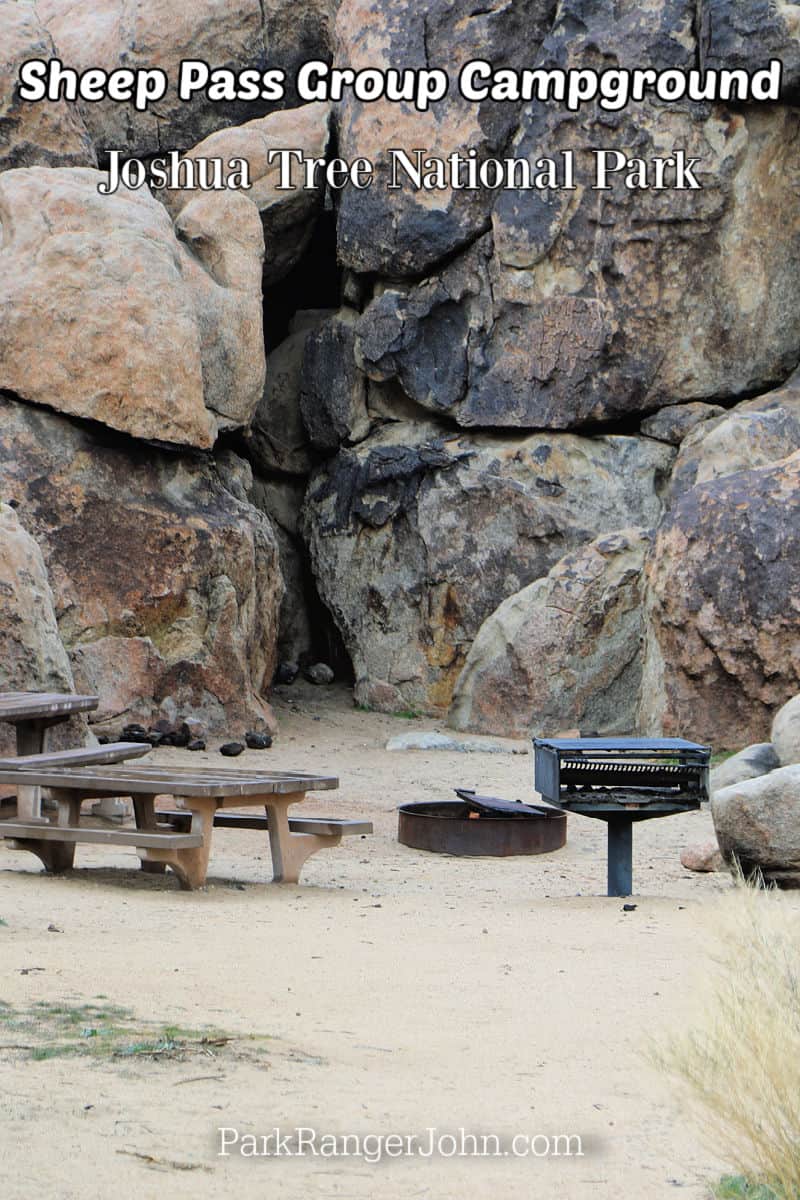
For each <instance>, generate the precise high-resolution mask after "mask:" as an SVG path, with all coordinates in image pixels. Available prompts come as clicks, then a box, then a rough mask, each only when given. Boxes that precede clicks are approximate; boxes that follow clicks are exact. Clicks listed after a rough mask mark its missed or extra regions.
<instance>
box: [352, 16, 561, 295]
mask: <svg viewBox="0 0 800 1200" xmlns="http://www.w3.org/2000/svg"><path fill="white" fill-rule="evenodd" d="M551 11H552V5H551V4H550V3H549V0H518V2H517V3H515V4H508V3H506V0H487V3H484V4H481V5H480V6H477V7H476V5H475V4H473V3H470V2H469V0H428V2H427V3H426V4H424V5H419V4H416V3H415V2H414V0H393V3H391V4H376V3H375V0H343V3H342V4H341V6H340V8H339V15H338V19H337V22H336V65H337V66H340V67H351V68H353V69H355V70H362V69H365V68H373V69H375V68H376V69H378V70H387V69H391V68H396V69H400V70H414V69H416V70H425V69H427V68H431V67H438V68H441V69H445V70H447V71H448V72H449V74H450V77H451V80H452V82H451V86H450V90H449V93H448V97H447V100H446V101H443V102H439V103H435V104H433V105H431V107H430V108H429V109H428V110H427V111H426V112H420V111H418V110H417V109H416V108H415V106H414V104H413V103H412V102H410V101H409V102H395V101H391V100H376V101H371V102H369V103H362V102H360V101H358V100H356V99H354V98H353V96H352V95H351V94H348V95H346V96H345V98H344V99H343V101H342V103H341V104H340V105H339V109H338V124H339V146H340V150H341V153H342V155H343V156H344V157H345V158H346V159H348V160H352V159H353V158H356V157H364V158H366V159H368V160H369V161H370V162H371V163H372V164H373V165H374V167H375V180H374V183H373V184H372V186H371V187H370V188H368V189H366V190H365V191H356V190H355V189H353V188H349V189H346V190H345V191H344V192H343V193H342V195H341V203H340V208H339V221H338V238H339V254H340V257H341V259H342V261H343V262H344V263H345V265H346V266H348V267H351V268H352V269H353V270H355V271H358V272H378V273H379V274H382V275H390V276H392V277H397V276H414V275H420V274H422V273H423V272H425V271H427V270H429V269H430V268H431V267H432V266H433V265H434V264H435V263H437V262H439V261H441V260H442V259H443V258H445V257H447V256H449V255H451V254H452V253H453V252H454V251H455V250H457V249H458V248H459V247H460V246H463V245H464V244H466V243H467V242H470V241H472V240H473V239H474V237H475V236H476V235H477V234H478V233H481V232H483V230H484V229H485V228H486V226H487V224H488V220H489V217H490V213H491V207H492V200H493V197H492V193H491V192H490V191H488V190H484V189H480V188H478V189H473V190H468V189H465V190H456V189H454V188H452V187H447V188H445V189H444V190H443V191H439V192H431V191H424V190H414V188H413V187H412V186H411V185H410V184H407V183H406V182H405V181H403V183H402V186H400V187H399V188H397V189H396V190H394V191H392V190H390V189H389V184H390V183H391V176H390V161H389V154H388V151H389V149H390V148H391V149H400V150H405V151H406V153H408V154H409V155H412V156H413V152H414V151H415V150H417V149H418V148H420V147H424V148H425V151H426V153H427V154H429V155H435V156H439V157H446V156H447V155H448V154H450V153H452V152H453V151H462V152H463V153H465V154H466V153H467V151H468V150H474V151H475V152H476V154H477V156H478V158H479V159H480V160H482V159H484V158H487V157H492V156H494V155H496V154H497V153H500V152H502V150H503V147H504V146H505V144H506V142H507V140H508V138H509V136H510V135H511V134H512V133H513V130H514V127H515V124H516V121H517V117H518V113H519V107H520V106H519V105H518V104H512V103H507V102H495V103H492V102H490V101H487V102H484V103H482V104H473V103H470V102H469V101H467V100H465V99H463V97H462V96H461V95H460V94H459V91H458V88H457V86H456V81H457V75H458V72H459V70H460V69H461V67H462V66H463V65H464V64H466V63H467V62H470V61H471V60H473V59H478V58H484V59H490V60H491V61H492V65H493V66H495V67H511V68H520V67H523V66H528V65H529V64H530V63H531V62H532V61H533V60H534V58H535V56H536V52H537V49H538V46H539V44H540V42H541V41H542V38H543V37H544V34H545V32H546V30H547V27H548V24H549V22H550V19H551Z"/></svg>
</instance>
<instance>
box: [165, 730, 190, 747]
mask: <svg viewBox="0 0 800 1200" xmlns="http://www.w3.org/2000/svg"><path fill="white" fill-rule="evenodd" d="M191 740H192V739H191V737H190V735H189V734H188V733H184V731H183V730H182V729H179V730H178V732H177V733H173V734H171V735H170V745H172V746H177V747H178V748H179V749H183V747H185V746H188V745H189V742H190V741H191Z"/></svg>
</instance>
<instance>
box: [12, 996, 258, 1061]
mask: <svg viewBox="0 0 800 1200" xmlns="http://www.w3.org/2000/svg"><path fill="white" fill-rule="evenodd" d="M99 999H101V998H100V997H98V1000H99ZM266 1040H268V1039H267V1038H266V1037H262V1036H259V1035H257V1034H247V1035H244V1036H241V1037H240V1036H234V1035H233V1034H229V1033H226V1032H225V1031H224V1030H221V1029H217V1028H202V1029H190V1028H184V1027H183V1026H179V1025H160V1024H156V1023H152V1024H142V1023H141V1022H138V1021H136V1019H135V1017H134V1014H133V1013H132V1012H131V1010H130V1009H127V1008H122V1007H120V1006H119V1005H116V1004H109V1003H89V1004H80V1003H76V1004H71V1003H68V1002H66V1001H64V1002H59V1003H52V1002H50V1001H46V1000H39V1001H37V1003H35V1004H34V1005H32V1006H31V1007H30V1008H29V1009H27V1010H25V1011H19V1010H17V1009H14V1008H13V1007H12V1006H11V1005H10V1004H6V1003H5V1002H4V1001H2V1000H0V1053H2V1052H3V1051H6V1052H9V1051H13V1052H16V1053H22V1054H25V1055H26V1056H27V1057H28V1058H29V1059H31V1060H33V1061H34V1062H43V1061H45V1060H47V1059H51V1058H64V1057H70V1056H71V1057H79V1058H94V1059H123V1058H150V1059H174V1060H177V1061H182V1060H184V1059H187V1058H189V1057H191V1056H192V1055H198V1054H200V1055H205V1056H207V1057H211V1058H214V1057H216V1054H217V1053H218V1052H219V1051H220V1050H221V1049H223V1048H225V1047H226V1046H228V1045H229V1044H230V1043H233V1042H236V1043H241V1042H248V1043H263V1042H265V1041H266Z"/></svg>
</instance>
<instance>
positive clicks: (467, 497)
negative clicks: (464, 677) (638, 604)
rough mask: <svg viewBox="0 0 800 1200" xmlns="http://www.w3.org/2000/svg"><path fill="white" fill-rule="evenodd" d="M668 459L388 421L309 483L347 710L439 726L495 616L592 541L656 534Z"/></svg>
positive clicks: (593, 444) (584, 441)
mask: <svg viewBox="0 0 800 1200" xmlns="http://www.w3.org/2000/svg"><path fill="white" fill-rule="evenodd" d="M673 453H674V452H673V451H672V450H671V449H670V448H669V447H666V446H664V445H662V444H661V443H658V442H654V441H650V440H648V439H645V438H642V439H638V438H625V437H600V438H594V439H589V438H579V437H575V436H573V435H570V434H557V435H552V436H546V435H543V434H542V435H533V436H530V437H521V436H516V437H513V436H510V435H509V436H508V437H506V438H504V439H501V438H498V437H493V436H491V435H487V434H477V435H472V436H467V435H461V436H457V435H455V434H453V433H450V432H447V431H443V430H442V429H441V428H440V427H438V426H436V425H434V424H430V425H427V424H411V423H397V424H394V425H391V426H387V427H386V428H384V429H382V430H379V431H378V432H376V433H374V434H372V435H371V436H370V437H369V438H368V439H367V440H366V441H365V442H362V443H361V444H360V445H358V446H357V447H355V449H352V450H346V451H342V452H340V453H339V454H338V455H337V457H336V458H334V459H331V460H330V461H329V462H328V463H327V464H326V465H325V466H324V467H322V468H320V470H319V471H318V472H317V473H316V474H315V475H314V476H312V479H311V483H310V485H309V490H308V496H307V500H306V505H305V526H304V529H305V536H306V539H307V541H308V543H309V546H310V550H311V558H312V566H313V569H314V574H315V577H316V581H317V586H318V588H319V591H320V595H321V596H322V599H323V600H324V601H325V603H326V605H327V606H328V608H329V609H330V611H331V613H332V614H333V617H334V620H335V621H336V624H337V626H338V628H339V631H340V632H341V634H342V636H343V638H344V641H345V644H346V646H347V650H348V652H349V654H350V657H351V659H352V662H353V667H354V670H355V677H356V698H357V700H358V701H359V702H361V703H364V704H368V705H370V706H372V707H375V708H379V709H383V710H387V711H398V710H402V709H409V708H413V709H415V710H417V711H427V712H431V713H441V712H443V711H446V709H447V707H448V706H449V704H450V701H451V698H452V692H453V687H454V685H455V682H456V679H457V678H458V675H459V673H460V671H461V669H462V667H463V665H464V661H465V658H466V655H467V652H468V651H469V648H470V646H471V645H472V642H473V639H474V638H475V635H476V634H477V632H478V630H479V629H480V627H481V625H482V624H483V622H484V621H485V620H486V618H487V617H488V616H489V615H490V613H492V612H493V611H494V610H495V609H496V608H497V607H498V605H499V604H500V603H501V602H502V601H503V600H505V599H506V597H508V596H510V595H512V594H513V593H515V592H518V591H520V589H521V588H523V587H525V585H526V584H529V583H531V582H532V581H533V580H535V579H538V578H539V577H540V576H542V575H545V574H546V573H547V571H548V570H549V568H550V567H551V566H553V564H554V563H555V562H557V561H558V559H560V558H561V557H562V556H563V555H564V554H565V553H566V552H567V551H568V550H570V549H573V548H574V547H576V546H578V545H580V544H581V543H583V542H588V541H591V540H592V538H594V537H595V536H597V534H598V533H599V532H601V531H603V530H609V531H610V530H615V529H619V528H622V527H627V526H630V525H633V524H637V525H642V526H645V527H648V526H652V525H654V524H655V523H656V522H657V520H658V517H659V514H660V510H661V506H660V502H659V499H658V489H659V486H660V484H661V483H662V482H663V477H664V475H665V474H666V472H668V470H669V466H670V463H671V461H672V457H673Z"/></svg>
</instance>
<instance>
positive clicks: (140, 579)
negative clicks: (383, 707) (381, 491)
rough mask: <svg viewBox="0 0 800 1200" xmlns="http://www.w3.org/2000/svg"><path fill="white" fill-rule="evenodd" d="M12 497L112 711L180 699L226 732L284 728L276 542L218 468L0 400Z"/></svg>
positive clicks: (79, 663)
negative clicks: (273, 701) (275, 718)
mask: <svg viewBox="0 0 800 1200" xmlns="http://www.w3.org/2000/svg"><path fill="white" fill-rule="evenodd" d="M224 466H225V477H226V479H230V478H231V465H230V463H228V464H224ZM242 473H243V477H245V478H246V475H247V472H246V470H245V469H244V465H243V472H242ZM0 491H1V492H2V494H3V495H4V496H7V497H9V498H13V499H15V500H16V501H17V502H18V504H19V510H18V511H19V516H20V519H21V521H22V522H23V523H24V525H25V528H26V529H27V530H28V531H29V532H30V533H32V534H33V535H34V536H35V537H36V540H37V541H38V543H39V545H40V546H41V547H42V551H43V555H44V558H45V561H46V563H47V565H48V568H49V571H50V579H51V583H52V587H53V591H54V594H55V611H56V616H57V619H58V625H59V632H60V634H61V638H62V640H63V642H64V644H65V645H66V647H67V649H68V650H69V651H70V652H73V653H74V654H75V670H76V672H77V674H78V676H79V677H80V678H81V680H82V681H83V683H84V685H85V686H89V687H94V686H96V687H97V688H98V689H99V690H100V692H101V694H102V696H103V712H104V713H109V714H110V712H111V711H112V710H115V711H117V710H116V706H117V705H118V704H119V705H125V715H128V714H131V715H134V716H138V717H139V719H142V718H144V719H147V720H150V719H151V717H156V716H158V715H160V714H159V709H160V707H161V706H162V705H163V704H166V703H167V701H168V700H169V698H171V700H172V705H171V706H170V707H172V706H174V708H175V711H177V712H180V713H182V714H184V715H186V714H194V715H196V716H199V717H200V718H202V719H203V720H205V721H206V722H207V724H208V726H209V728H211V729H214V730H220V729H229V730H231V729H236V728H238V727H239V726H241V728H242V729H252V728H254V727H256V725H257V723H258V722H262V723H267V724H269V725H272V723H273V722H272V716H271V712H270V709H269V706H268V704H267V703H266V700H265V695H266V692H267V690H268V688H269V684H270V681H271V679H272V674H273V671H274V665H275V642H276V637H277V622H278V607H279V604H280V598H281V592H282V585H281V580H280V571H279V567H278V561H277V547H276V544H275V539H274V536H273V533H272V529H271V527H270V525H269V522H268V521H267V519H266V518H265V517H264V516H263V515H262V514H261V513H259V512H258V511H257V510H256V509H254V508H253V507H252V506H251V505H249V504H248V503H246V502H245V501H243V500H242V499H240V498H238V497H237V496H236V495H235V494H234V493H233V492H232V491H230V490H228V488H227V487H226V486H225V483H224V482H223V479H222V478H221V476H220V473H219V472H218V471H217V469H216V467H215V465H214V463H213V462H210V461H206V460H203V459H201V458H183V459H182V458H178V457H176V456H174V455H172V454H168V453H164V452H159V451H157V450H155V449H153V448H152V447H140V446H138V445H137V443H135V442H132V441H129V440H127V439H126V440H121V439H118V438H115V437H113V436H109V435H99V434H96V433H94V432H90V431H89V430H88V429H87V428H85V427H83V426H81V425H79V424H77V423H74V422H71V421H69V420H66V419H65V418H64V417H62V416H59V415H57V414H53V413H49V412H46V411H44V410H41V409H37V408H34V407H31V406H28V405H23V404H18V403H16V402H14V401H12V400H8V399H2V398H0ZM136 692H138V693H139V695H138V696H137V695H136V694H135V693H136ZM148 705H149V706H150V708H149V711H148ZM118 715H123V714H121V713H118Z"/></svg>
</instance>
